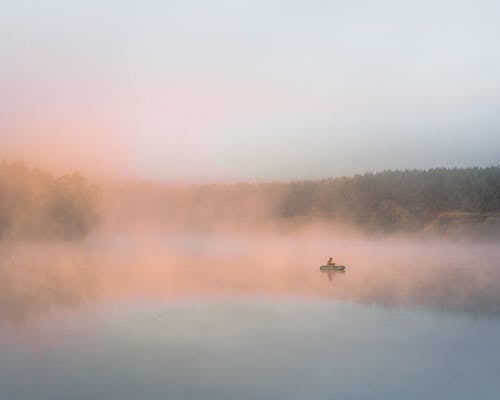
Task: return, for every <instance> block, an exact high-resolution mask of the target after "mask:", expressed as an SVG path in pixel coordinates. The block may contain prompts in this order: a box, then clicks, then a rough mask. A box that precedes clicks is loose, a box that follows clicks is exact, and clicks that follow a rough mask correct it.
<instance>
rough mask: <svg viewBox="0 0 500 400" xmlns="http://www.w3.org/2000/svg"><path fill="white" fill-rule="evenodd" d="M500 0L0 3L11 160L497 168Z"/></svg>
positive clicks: (3, 124) (107, 165) (338, 171)
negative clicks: (476, 166)
mask: <svg viewBox="0 0 500 400" xmlns="http://www.w3.org/2000/svg"><path fill="white" fill-rule="evenodd" d="M499 16H500V2H499V1H497V0H492V1H487V0H484V1H481V0H470V1H468V0H467V1H465V0H420V1H402V0H332V1H326V0H308V1H293V0H287V1H285V0H281V1H278V0H251V1H238V0H226V1H223V0H210V1H207V0H206V1H202V0H180V1H168V0H164V1H153V0H150V1H148V0H142V1H127V0H108V1H106V0H74V1H67V0H44V1H39V0H31V1H28V0H15V1H9V0H0V50H1V59H0V60H1V62H0V89H1V90H0V159H1V158H4V159H7V160H14V159H24V160H27V161H30V162H32V163H34V164H38V165H41V166H46V167H48V168H52V169H62V168H64V169H68V168H69V169H79V170H81V171H82V172H87V173H89V174H97V175H103V176H122V177H133V178H136V179H153V180H159V179H160V180H175V181H239V180H275V179H306V178H322V177H327V176H339V175H351V174H354V173H359V172H364V171H375V170H383V169H395V168H430V167H436V166H469V165H479V166H484V165H492V164H500V73H499V71H500V24H499Z"/></svg>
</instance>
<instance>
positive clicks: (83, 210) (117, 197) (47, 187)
mask: <svg viewBox="0 0 500 400" xmlns="http://www.w3.org/2000/svg"><path fill="white" fill-rule="evenodd" d="M100 221H104V222H108V223H110V225H114V226H115V227H117V228H116V229H121V228H124V227H127V228H130V227H131V226H135V227H137V226H141V225H142V226H144V225H148V224H149V225H155V227H157V228H159V229H162V230H165V231H172V230H176V229H180V230H191V231H196V230H201V231H207V230H214V229H216V228H220V227H229V228H234V227H238V228H242V229H255V228H259V227H264V226H268V225H269V224H278V225H280V224H284V225H289V226H290V225H292V226H304V225H307V224H309V223H314V222H321V223H326V224H329V223H332V224H343V225H350V226H353V227H356V228H359V229H360V230H362V231H365V232H368V233H374V232H381V233H392V232H422V231H426V230H427V231H428V230H429V229H431V230H434V231H437V232H439V231H446V229H447V227H449V226H453V225H454V224H455V225H457V224H458V225H463V224H464V223H465V224H469V225H471V224H472V225H481V224H483V225H484V222H485V221H486V222H488V223H489V224H490V225H491V226H492V227H493V228H494V229H493V230H496V231H498V232H500V167H497V166H495V167H488V168H477V167H472V168H453V169H447V168H435V169H430V170H405V171H384V172H378V173H365V174H363V175H355V176H352V177H339V178H331V179H323V180H310V181H295V182H267V183H235V184H204V185H201V184H199V185H177V186H175V185H168V184H162V183H147V182H124V183H123V182H122V183H120V184H114V185H108V186H105V187H102V188H99V187H97V186H96V185H95V184H92V183H91V182H89V181H88V180H87V179H86V178H85V177H83V176H82V175H80V174H78V173H73V174H68V175H63V176H61V177H57V178H56V177H54V176H52V175H51V174H49V173H46V172H43V171H40V170H38V169H36V168H30V167H28V166H26V165H25V164H23V163H19V162H17V163H10V164H9V163H5V162H3V163H0V239H4V240H5V239H66V240H75V239H80V238H84V237H85V236H87V235H88V234H90V233H91V232H92V231H93V230H94V229H95V228H96V227H97V226H98V224H99V222H100ZM457 221H458V223H457ZM266 224H267V225H266Z"/></svg>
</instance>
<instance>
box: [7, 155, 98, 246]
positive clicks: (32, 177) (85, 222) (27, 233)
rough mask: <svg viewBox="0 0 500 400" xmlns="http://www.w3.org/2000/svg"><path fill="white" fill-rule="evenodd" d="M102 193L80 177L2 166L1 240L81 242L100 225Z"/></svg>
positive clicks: (17, 164)
mask: <svg viewBox="0 0 500 400" xmlns="http://www.w3.org/2000/svg"><path fill="white" fill-rule="evenodd" d="M98 197H99V191H98V189H97V187H95V186H94V185H92V184H90V183H89V182H88V181H87V180H86V179H85V178H84V177H83V176H81V175H79V174H76V173H75V174H71V175H64V176H61V177H59V178H55V177H53V176H52V175H50V174H48V173H46V172H43V171H40V170H38V169H33V168H29V167H28V166H26V165H25V164H24V163H20V162H16V163H6V162H2V163H0V240H6V239H68V240H73V239H78V238H81V237H84V236H85V235H87V234H88V233H90V232H91V231H92V229H93V228H94V227H95V226H96V225H97V223H98V222H99V215H98V212H97V206H98Z"/></svg>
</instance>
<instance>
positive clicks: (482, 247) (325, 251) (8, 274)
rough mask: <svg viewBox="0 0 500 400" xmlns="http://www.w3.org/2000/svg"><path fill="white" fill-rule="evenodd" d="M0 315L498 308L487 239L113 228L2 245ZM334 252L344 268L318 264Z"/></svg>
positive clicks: (495, 257) (498, 252)
mask: <svg viewBox="0 0 500 400" xmlns="http://www.w3.org/2000/svg"><path fill="white" fill-rule="evenodd" d="M1 251H2V257H1V260H0V274H1V277H2V279H1V281H0V282H1V283H0V287H1V290H0V297H1V298H2V301H1V302H0V304H1V305H0V318H1V320H2V321H3V322H6V321H9V322H22V321H24V320H26V319H31V318H35V319H37V318H43V314H44V313H45V312H47V311H48V310H52V311H53V310H57V309H58V308H78V307H82V306H84V305H86V304H99V303H102V302H104V303H120V302H124V301H125V302H126V301H128V300H129V299H137V298H153V299H159V300H165V299H167V300H174V301H175V300H179V299H186V298H213V297H216V298H217V297H221V296H236V297H238V296H253V297H259V296H278V297H284V298H287V297H292V298H316V299H336V300H344V301H349V302H354V303H361V304H373V305H377V306H383V307H395V308H424V309H428V310H432V311H450V312H457V313H467V314H471V315H479V316H480V315H484V316H490V317H495V318H496V317H498V316H500V294H499V293H500V265H499V263H500V261H499V260H500V249H499V248H498V246H496V244H494V243H483V244H478V243H470V242H449V241H435V240H434V241H426V240H419V239H409V238H399V239H398V238H395V237H392V238H374V239H369V238H361V237H359V238H356V237H349V238H338V237H329V236H325V235H321V234H313V233H302V234H295V235H276V234H271V233H268V234H265V233H263V234H261V235H248V234H239V235H231V236H229V235H227V236H224V235H203V234H190V235H187V234H182V235H181V234H179V235H164V236H159V235H142V236H141V235H136V236H131V235H114V236H95V237H93V238H90V239H89V240H87V241H86V242H84V243H79V244H78V243H31V244H27V243H17V244H16V243H11V244H4V245H2V246H1ZM330 255H332V256H333V257H334V259H335V260H336V261H337V263H340V264H345V265H346V266H347V271H346V272H345V273H339V272H329V273H326V272H320V271H319V266H320V265H322V264H324V263H325V262H326V259H327V258H328V257H329V256H330Z"/></svg>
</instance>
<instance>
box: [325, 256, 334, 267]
mask: <svg viewBox="0 0 500 400" xmlns="http://www.w3.org/2000/svg"><path fill="white" fill-rule="evenodd" d="M326 265H331V266H332V267H333V266H335V263H334V262H333V258H332V257H330V258H329V259H328V262H327V263H326Z"/></svg>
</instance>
